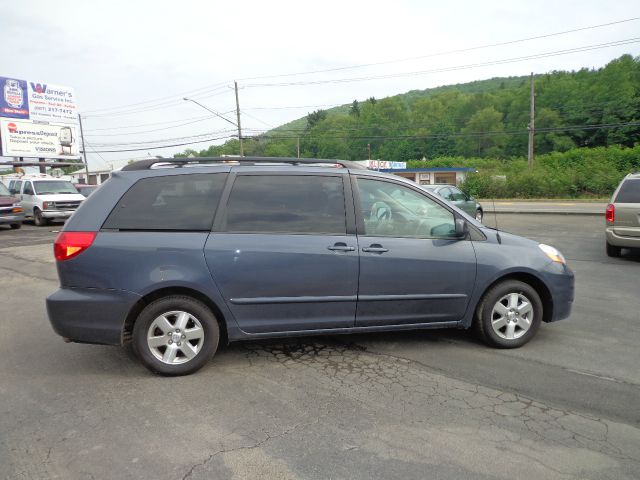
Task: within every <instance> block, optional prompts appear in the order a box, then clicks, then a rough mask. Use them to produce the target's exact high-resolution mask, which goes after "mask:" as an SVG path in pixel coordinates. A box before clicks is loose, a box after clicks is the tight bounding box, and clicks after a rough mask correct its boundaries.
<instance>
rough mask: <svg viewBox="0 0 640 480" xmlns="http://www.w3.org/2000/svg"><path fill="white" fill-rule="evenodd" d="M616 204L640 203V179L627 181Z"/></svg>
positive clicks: (619, 193)
mask: <svg viewBox="0 0 640 480" xmlns="http://www.w3.org/2000/svg"><path fill="white" fill-rule="evenodd" d="M614 203H640V179H638V180H635V179H633V180H625V181H624V182H623V183H622V186H621V187H620V191H619V192H618V196H617V197H616V200H615V202H614Z"/></svg>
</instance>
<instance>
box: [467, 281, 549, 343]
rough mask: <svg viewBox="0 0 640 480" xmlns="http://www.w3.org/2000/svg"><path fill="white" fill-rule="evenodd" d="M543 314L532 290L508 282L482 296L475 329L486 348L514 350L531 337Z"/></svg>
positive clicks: (522, 285)
mask: <svg viewBox="0 0 640 480" xmlns="http://www.w3.org/2000/svg"><path fill="white" fill-rule="evenodd" d="M542 313H543V310H542V301H541V300H540V296H539V295H538V292H536V291H535V290H534V289H533V287H531V286H530V285H528V284H526V283H524V282H520V281H518V280H507V281H504V282H501V283H499V284H497V285H496V286H494V287H493V288H492V289H491V290H489V291H488V292H487V293H486V294H485V296H484V298H483V300H482V302H481V304H480V307H479V308H478V315H477V318H476V322H477V323H476V326H477V330H478V333H479V334H480V337H481V338H482V340H483V341H484V342H485V343H486V344H487V345H489V346H492V347H496V348H516V347H520V346H522V345H524V344H525V343H527V342H528V341H529V340H531V339H532V338H533V337H534V335H535V334H536V332H537V331H538V328H539V327H540V322H541V320H542Z"/></svg>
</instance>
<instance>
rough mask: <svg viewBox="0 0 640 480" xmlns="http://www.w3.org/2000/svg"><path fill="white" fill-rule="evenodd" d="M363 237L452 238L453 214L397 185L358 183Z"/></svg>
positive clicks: (453, 233) (373, 182)
mask: <svg viewBox="0 0 640 480" xmlns="http://www.w3.org/2000/svg"><path fill="white" fill-rule="evenodd" d="M357 184H358V195H359V198H360V208H361V214H362V219H363V221H364V230H365V232H364V234H365V235H369V236H386V237H407V238H424V237H455V219H454V216H453V213H452V212H450V211H449V210H447V209H446V208H444V207H443V206H441V205H440V204H438V203H437V202H435V201H434V200H432V199H430V198H429V197H427V196H425V195H421V194H420V193H418V192H415V191H414V190H412V189H410V188H408V187H406V186H404V185H399V184H397V183H391V182H385V181H380V180H371V179H364V178H359V179H357Z"/></svg>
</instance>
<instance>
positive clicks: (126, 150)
mask: <svg viewBox="0 0 640 480" xmlns="http://www.w3.org/2000/svg"><path fill="white" fill-rule="evenodd" d="M234 137H235V135H225V136H224V137H211V138H206V139H203V140H196V141H193V142H183V143H174V144H171V145H159V146H155V147H153V146H149V147H142V148H129V149H121V150H96V153H125V152H141V151H144V150H159V149H162V148H172V147H184V146H186V145H196V144H198V143H207V142H214V141H216V140H223V139H225V138H234Z"/></svg>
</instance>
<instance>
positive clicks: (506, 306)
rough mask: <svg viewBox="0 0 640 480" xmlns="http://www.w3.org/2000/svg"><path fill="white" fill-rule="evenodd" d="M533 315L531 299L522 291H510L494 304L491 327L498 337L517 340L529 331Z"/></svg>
mask: <svg viewBox="0 0 640 480" xmlns="http://www.w3.org/2000/svg"><path fill="white" fill-rule="evenodd" d="M533 315H534V311H533V306H532V304H531V300H529V299H528V298H527V297H526V296H525V295H524V294H522V293H521V292H513V293H508V294H506V295H504V296H503V297H502V298H500V299H499V300H498V301H497V302H496V304H495V305H494V307H493V310H492V312H491V327H492V328H493V331H494V333H495V334H496V335H497V336H498V337H500V338H502V339H505V340H516V339H518V338H520V337H522V336H523V335H524V334H526V333H527V332H528V331H529V328H530V327H531V322H533Z"/></svg>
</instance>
